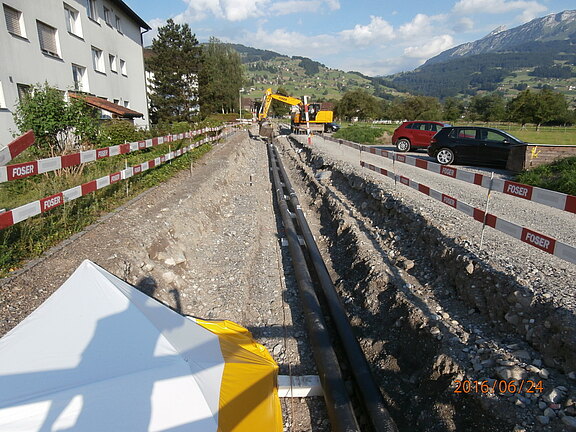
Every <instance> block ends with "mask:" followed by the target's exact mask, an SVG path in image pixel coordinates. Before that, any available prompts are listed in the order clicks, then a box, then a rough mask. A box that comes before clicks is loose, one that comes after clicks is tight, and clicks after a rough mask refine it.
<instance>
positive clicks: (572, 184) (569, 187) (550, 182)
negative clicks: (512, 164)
mask: <svg viewBox="0 0 576 432" xmlns="http://www.w3.org/2000/svg"><path fill="white" fill-rule="evenodd" d="M516 180H517V181H518V182H520V183H524V184H528V185H532V186H537V187H540V188H544V189H550V190H554V191H558V192H562V193H565V194H569V195H576V157H569V158H565V159H560V160H558V161H556V162H552V163H551V164H546V165H541V166H539V167H536V168H534V169H531V170H528V171H524V172H522V173H520V174H518V176H517V177H516Z"/></svg>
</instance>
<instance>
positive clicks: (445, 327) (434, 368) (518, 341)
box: [279, 136, 576, 432]
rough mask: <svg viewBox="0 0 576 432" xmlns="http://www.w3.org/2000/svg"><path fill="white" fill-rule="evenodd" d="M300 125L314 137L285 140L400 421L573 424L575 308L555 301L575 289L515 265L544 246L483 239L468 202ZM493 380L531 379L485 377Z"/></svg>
mask: <svg viewBox="0 0 576 432" xmlns="http://www.w3.org/2000/svg"><path fill="white" fill-rule="evenodd" d="M296 138H297V139H298V141H300V142H301V143H304V145H293V144H291V143H290V140H287V139H286V138H284V137H281V138H279V141H280V142H282V143H284V144H283V147H284V149H285V151H284V154H285V155H286V157H291V158H292V159H293V161H294V165H295V167H296V168H293V170H300V171H301V177H302V181H300V182H299V186H300V188H301V191H305V192H307V195H308V196H309V197H311V198H310V199H309V200H308V205H309V206H310V207H311V208H312V209H314V210H315V211H316V213H320V215H321V220H322V224H321V228H320V231H319V232H318V233H317V235H318V236H319V238H321V239H322V240H323V242H321V243H322V244H323V245H324V250H323V253H324V254H325V258H326V257H329V258H331V263H332V266H333V269H334V271H335V273H336V274H335V276H334V278H335V280H336V281H337V285H338V289H339V291H340V295H341V297H342V298H343V299H344V302H345V304H346V307H347V310H348V313H349V316H350V318H351V320H352V322H353V325H355V327H356V331H357V333H358V335H359V337H360V343H361V345H362V347H363V348H364V351H365V353H366V355H367V357H368V358H369V359H370V361H371V364H372V366H373V368H374V373H375V375H376V376H377V378H378V379H379V383H380V385H381V390H382V392H383V394H384V395H385V398H386V399H387V402H388V404H389V409H390V410H391V413H392V415H393V416H394V418H395V420H396V422H397V423H398V425H399V427H400V429H401V430H406V431H455V430H484V431H488V430H490V431H492V430H493V431H515V432H519V431H564V430H573V429H570V428H571V427H572V426H571V425H572V424H576V402H575V401H576V385H575V382H576V372H575V370H576V362H575V357H574V352H575V351H576V350H575V342H576V338H575V336H574V335H575V329H576V326H575V320H574V313H573V310H571V309H567V308H565V307H564V308H562V307H557V306H555V304H556V305H557V304H558V303H559V302H560V301H562V298H560V299H554V298H553V297H554V294H551V293H550V292H548V291H545V290H544V289H546V288H549V287H550V285H552V284H554V281H552V282H551V281H549V280H547V275H545V274H540V275H539V276H540V277H541V278H542V279H544V283H546V284H547V285H544V284H537V285H538V286H539V287H542V286H544V289H542V290H541V291H539V290H537V289H534V285H536V283H534V282H540V281H539V279H540V277H537V278H534V279H530V280H526V279H525V278H522V277H519V276H518V272H517V267H514V266H510V265H507V264H509V263H510V262H514V263H517V264H516V265H517V266H520V265H521V264H522V263H523V262H524V261H525V260H527V259H534V260H535V261H534V262H536V258H531V257H532V252H533V251H532V250H530V249H527V247H526V248H525V250H524V249H520V248H519V247H518V245H522V244H521V243H520V242H517V244H516V245H513V246H511V249H506V248H500V249H496V250H491V251H489V252H487V251H479V250H478V248H477V247H475V245H474V244H473V243H472V240H471V239H472V238H474V236H473V235H470V234H468V233H466V229H473V228H474V226H475V225H473V224H472V225H471V227H469V228H468V226H467V222H468V221H469V220H468V221H467V220H465V219H464V218H466V216H464V215H458V214H456V215H455V214H454V213H457V212H455V211H454V210H453V209H450V208H448V207H446V206H443V205H442V204H440V203H438V202H436V201H432V200H430V199H429V198H426V197H425V196H424V195H422V194H418V193H416V192H414V193H413V194H412V196H411V195H410V194H409V193H408V192H411V191H412V190H411V189H408V188H404V190H403V189H401V187H402V185H398V188H397V189H396V188H395V186H394V183H393V182H392V181H389V180H388V179H387V178H384V177H382V176H377V175H373V173H372V172H371V171H368V170H363V169H362V168H361V167H360V166H359V158H358V156H359V155H358V153H359V152H358V151H355V150H353V149H350V148H347V147H344V146H342V147H340V146H338V144H334V143H329V144H328V142H327V143H326V144H325V143H324V142H323V140H322V138H321V137H315V139H314V141H313V143H312V145H311V146H308V145H307V144H305V143H306V138H305V137H302V136H299V137H296ZM330 144H332V145H330ZM364 156H369V155H364ZM379 159H381V158H379ZM373 163H374V164H378V163H377V162H373ZM381 166H382V165H381ZM413 174H414V175H416V173H413ZM405 175H406V174H405ZM416 180H417V181H421V182H422V183H425V181H424V180H421V179H420V180H418V179H416ZM426 184H429V183H426ZM442 190H443V189H442ZM443 191H444V192H446V191H445V190H443ZM404 192H406V193H404ZM456 193H458V191H457V190H454V192H453V194H454V195H456ZM300 194H301V192H299V195H300ZM464 196H465V195H464ZM422 201H425V202H422ZM301 202H302V200H301ZM446 210H448V211H446ZM507 214H508V215H513V214H514V213H513V212H508V213H507ZM460 216H461V217H460ZM499 216H500V215H499ZM446 221H448V224H447V223H446ZM474 224H477V223H476V222H474ZM463 228H464V229H463ZM503 240H504V241H505V240H506V239H503ZM512 241H515V240H513V239H512ZM510 251H514V253H511V252H510ZM535 252H536V253H539V251H537V250H536V251H535ZM521 254H526V255H521ZM544 255H546V254H544ZM527 257H528V258H527ZM547 257H549V256H547ZM549 258H553V257H549ZM513 260H515V261H513ZM562 264H566V263H562ZM548 266H551V264H548ZM569 266H570V264H567V265H566V266H565V268H567V269H570V267H569ZM540 269H541V270H539V272H540V271H546V272H548V271H551V269H552V268H551V267H547V266H546V264H544V265H543V266H541V267H540ZM556 276H557V277H558V278H559V279H556V280H561V281H562V283H563V284H565V285H564V286H565V287H571V286H572V285H570V279H569V277H566V276H564V277H563V275H562V274H560V275H556ZM556 293H557V291H556ZM570 294H571V295H573V293H570ZM553 300H554V301H553ZM510 380H512V381H510ZM459 382H460V383H462V382H465V383H467V384H468V385H470V386H471V389H470V388H469V389H468V390H465V391H462V389H461V388H459V387H458V383H459ZM521 382H522V384H521ZM528 382H529V383H531V384H530V385H533V386H534V385H538V386H539V389H536V390H535V389H534V388H531V389H528V388H527V387H525V386H524V385H523V384H524V383H528ZM481 383H484V385H485V386H496V385H507V384H508V385H510V383H512V384H514V383H516V384H517V387H512V389H513V390H514V391H500V392H492V391H483V390H482V388H475V385H480V384H481ZM487 388H488V387H487ZM458 390H460V392H459V393H458V392H457V391H458ZM508 390H510V388H508Z"/></svg>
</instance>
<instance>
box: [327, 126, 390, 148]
mask: <svg viewBox="0 0 576 432" xmlns="http://www.w3.org/2000/svg"><path fill="white" fill-rule="evenodd" d="M383 134H384V130H383V129H380V128H373V127H370V126H350V127H346V128H342V129H340V130H339V131H338V132H336V133H335V134H334V138H343V139H345V140H348V141H353V142H356V143H359V144H374V143H375V142H376V138H379V137H381V136H382V135H383Z"/></svg>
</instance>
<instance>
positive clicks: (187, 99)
mask: <svg viewBox="0 0 576 432" xmlns="http://www.w3.org/2000/svg"><path fill="white" fill-rule="evenodd" d="M152 51H153V55H152V56H151V57H150V58H148V59H147V60H146V68H147V70H148V71H149V72H151V73H152V74H153V77H152V79H151V89H150V91H149V98H150V117H151V119H152V122H153V123H158V122H169V123H174V122H178V121H191V120H192V119H193V118H194V116H195V115H196V111H195V109H196V107H197V105H198V85H197V84H198V71H199V66H200V56H201V47H200V45H199V44H198V40H196V36H195V35H194V34H192V31H191V30H190V26H189V25H188V24H176V23H175V22H174V21H173V20H172V19H169V20H168V21H167V22H166V25H165V26H163V27H160V28H159V29H158V36H157V37H156V38H154V39H153V40H152Z"/></svg>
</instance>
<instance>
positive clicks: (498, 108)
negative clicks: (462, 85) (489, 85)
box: [469, 93, 506, 122]
mask: <svg viewBox="0 0 576 432" xmlns="http://www.w3.org/2000/svg"><path fill="white" fill-rule="evenodd" d="M469 114H470V117H471V119H472V120H481V121H485V122H494V121H501V120H504V119H505V117H506V103H505V102H504V98H503V97H502V95H500V94H498V93H491V94H487V95H483V96H482V95H476V96H474V97H473V98H472V100H471V101H470V107H469Z"/></svg>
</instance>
